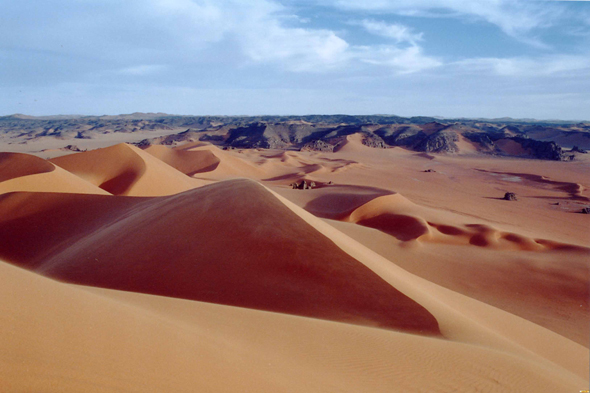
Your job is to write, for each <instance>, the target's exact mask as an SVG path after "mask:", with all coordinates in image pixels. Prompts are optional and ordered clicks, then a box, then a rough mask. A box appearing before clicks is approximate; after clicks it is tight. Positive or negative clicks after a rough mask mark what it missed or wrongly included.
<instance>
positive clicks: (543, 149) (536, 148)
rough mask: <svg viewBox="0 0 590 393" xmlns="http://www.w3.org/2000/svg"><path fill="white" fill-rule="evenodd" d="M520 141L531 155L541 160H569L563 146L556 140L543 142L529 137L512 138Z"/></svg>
mask: <svg viewBox="0 0 590 393" xmlns="http://www.w3.org/2000/svg"><path fill="white" fill-rule="evenodd" d="M510 139H512V140H513V141H515V142H517V143H519V144H520V145H521V146H522V147H523V148H524V149H528V150H529V151H530V154H531V156H533V157H534V158H538V159H540V160H553V161H568V160H569V158H568V157H567V156H566V155H565V154H564V153H563V150H562V148H561V146H559V145H558V144H557V143H555V142H543V141H537V140H534V139H529V138H522V137H514V138H510Z"/></svg>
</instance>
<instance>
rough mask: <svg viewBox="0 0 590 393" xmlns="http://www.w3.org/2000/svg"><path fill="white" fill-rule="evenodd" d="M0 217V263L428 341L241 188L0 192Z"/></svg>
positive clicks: (387, 294) (401, 301) (291, 222)
mask: <svg viewBox="0 0 590 393" xmlns="http://www.w3.org/2000/svg"><path fill="white" fill-rule="evenodd" d="M0 208H1V209H5V210H4V211H0V213H1V214H0V217H2V222H0V235H1V236H2V237H4V236H11V237H12V239H14V241H13V242H10V243H7V244H2V245H1V247H2V248H1V249H0V255H1V256H2V257H3V258H6V259H9V260H10V261H11V262H15V263H18V264H20V265H22V266H25V267H29V268H32V269H35V270H36V271H37V272H40V273H42V274H44V275H47V276H51V277H55V278H58V279H60V280H64V281H68V282H73V283H79V284H85V285H92V286H99V287H105V288H112V289H121V290H127V291H135V292H142V293H151V294H157V295H163V296H172V297H178V298H185V299H193V300H202V301H207V302H214V303H221V304H229V305H237V306H242V307H250V308H256V309H264V310H270V311H277V312H285V313H291V314H296V315H303V316H310V317H317V318H323V319H331V320H337V321H346V322H352V323H358V324H366V325H372V326H380V327H385V328H392V329H400V330H405V331H410V332H416V333H423V334H433V335H437V334H439V331H438V324H437V321H436V319H435V318H434V317H433V316H432V315H431V314H430V313H429V312H428V311H426V310H425V309H424V308H423V307H422V306H420V305H419V304H418V303H416V302H414V301H413V300H412V299H410V298H408V297H407V296H405V295H403V294H401V293H400V292H399V291H397V290H396V289H395V288H393V287H392V286H391V285H389V284H388V283H386V282H385V281H383V280H382V279H380V278H379V277H378V276H377V275H376V274H374V273H373V272H372V271H371V270H369V269H368V268H367V267H365V266H364V265H363V264H361V263H359V262H358V261H357V260H355V259H354V258H352V257H350V256H349V255H348V254H346V253H344V252H343V251H342V250H341V249H339V248H338V247H336V246H335V245H334V244H333V243H332V242H331V241H330V240H328V239H327V238H326V237H324V236H323V235H322V234H321V233H320V232H318V231H317V230H315V229H314V228H313V227H312V226H310V225H308V224H307V223H306V222H305V221H304V220H302V219H301V218H299V217H298V216H297V215H296V214H294V213H293V212H292V211H291V210H290V209H289V208H287V207H285V205H284V204H283V203H281V202H280V201H279V200H278V199H276V197H274V196H273V195H272V194H271V193H270V192H268V191H267V190H266V189H265V188H264V187H262V186H260V185H259V184H257V183H255V182H253V181H249V180H234V181H226V182H222V183H218V184H214V185H210V186H205V187H201V188H198V189H195V190H191V191H189V192H185V193H181V194H178V195H174V196H170V197H162V198H151V199H147V198H146V199H143V198H123V197H119V198H117V197H100V196H95V197H91V196H75V195H67V196H66V197H63V196H60V195H57V194H9V195H7V196H6V197H5V198H4V200H3V201H0ZM11 212H12V213H11ZM29 229H30V230H29Z"/></svg>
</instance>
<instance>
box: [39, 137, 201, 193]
mask: <svg viewBox="0 0 590 393" xmlns="http://www.w3.org/2000/svg"><path fill="white" fill-rule="evenodd" d="M50 162H52V163H54V164H56V165H58V166H60V167H62V168H64V169H66V170H67V171H69V172H71V173H73V174H75V175H77V176H79V177H81V178H82V179H84V180H86V181H88V182H90V183H92V184H94V185H96V186H98V187H99V188H101V189H103V190H105V191H107V192H109V193H111V194H113V195H128V196H160V195H171V194H176V193H178V192H182V191H186V190H189V189H191V188H194V187H198V186H199V185H202V184H203V183H200V182H198V181H197V180H193V179H191V178H189V177H188V176H186V175H184V174H183V173H180V172H179V171H177V170H176V169H174V168H172V167H171V166H169V165H168V164H166V163H164V162H163V161H161V160H158V159H156V158H155V157H153V156H152V155H151V154H148V153H145V152H144V151H142V150H141V149H138V148H137V147H135V146H131V145H127V144H124V143H121V144H118V145H114V146H111V147H106V148H102V149H96V150H91V151H87V152H82V153H76V154H71V155H67V156H62V157H57V158H53V159H51V160H50Z"/></svg>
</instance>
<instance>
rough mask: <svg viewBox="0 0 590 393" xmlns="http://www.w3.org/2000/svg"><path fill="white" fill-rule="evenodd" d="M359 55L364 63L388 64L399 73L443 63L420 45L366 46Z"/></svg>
mask: <svg viewBox="0 0 590 393" xmlns="http://www.w3.org/2000/svg"><path fill="white" fill-rule="evenodd" d="M358 56H359V59H360V60H361V61H362V62H364V63H368V64H374V65H380V66H387V67H390V68H392V69H393V70H394V71H395V72H396V73H398V74H411V73H415V72H420V71H424V70H427V69H430V68H435V67H439V66H441V65H442V62H441V61H440V60H438V59H436V58H433V57H429V56H426V55H424V54H423V53H422V49H421V48H420V47H419V46H410V47H408V48H398V47H394V46H382V47H378V48H364V50H362V49H361V50H359V52H358Z"/></svg>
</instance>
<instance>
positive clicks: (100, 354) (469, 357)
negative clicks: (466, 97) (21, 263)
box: [0, 262, 584, 393]
mask: <svg viewBox="0 0 590 393" xmlns="http://www.w3.org/2000/svg"><path fill="white" fill-rule="evenodd" d="M0 273H1V275H0V277H1V278H0V280H1V282H2V285H1V286H0V294H1V296H0V307H2V310H3V312H2V313H1V314H0V353H1V356H0V378H1V380H2V384H3V390H4V391H7V392H18V391H44V392H79V391H84V392H101V393H103V392H131V391H142V392H162V391H174V392H194V391H214V392H230V391H256V392H277V391H283V392H326V391H334V390H337V391H342V392H391V391H400V389H401V390H402V391H404V392H421V391H424V390H425V389H426V390H429V391H445V389H448V388H449V387H452V388H454V389H455V391H457V392H471V391H473V390H474V389H485V390H487V391H491V392H513V391H519V392H520V391H528V390H529V389H534V391H537V392H547V393H554V392H564V393H566V392H569V391H572V390H576V389H579V387H580V384H583V383H584V381H583V380H582V379H580V378H576V377H572V376H571V375H568V374H567V373H564V372H563V371H561V370H560V369H556V368H547V367H545V366H543V365H540V364H538V363H535V362H531V361H526V360H524V359H522V358H519V357H516V356H514V355H511V354H508V353H504V352H499V351H496V350H491V349H486V348H484V347H481V346H474V345H469V344H459V343H453V342H449V341H444V340H437V339H432V338H425V337H420V336H414V335H408V334H403V333H397V332H391V331H387V330H382V329H373V328H367V327H361V326H354V325H348V324H341V323H334V322H329V321H320V320H314V319H308V318H299V317H293V316H288V315H281V314H276V313H266V312H261V311H255V310H248V309H243V308H234V307H227V306H219V305H214V304H207V303H199V302H191V301H184V300H179V299H170V298H164V297H155V296H149V295H139V294H132V293H125V292H116V291H104V290H92V291H88V290H85V289H84V288H83V287H76V286H71V285H67V284H62V283H57V282H54V281H52V280H48V279H46V278H43V277H40V276H38V275H36V274H33V273H30V272H26V271H24V270H20V269H18V268H15V267H13V266H10V265H7V264H5V263H1V262H0ZM41 299H43V300H42V301H41Z"/></svg>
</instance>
